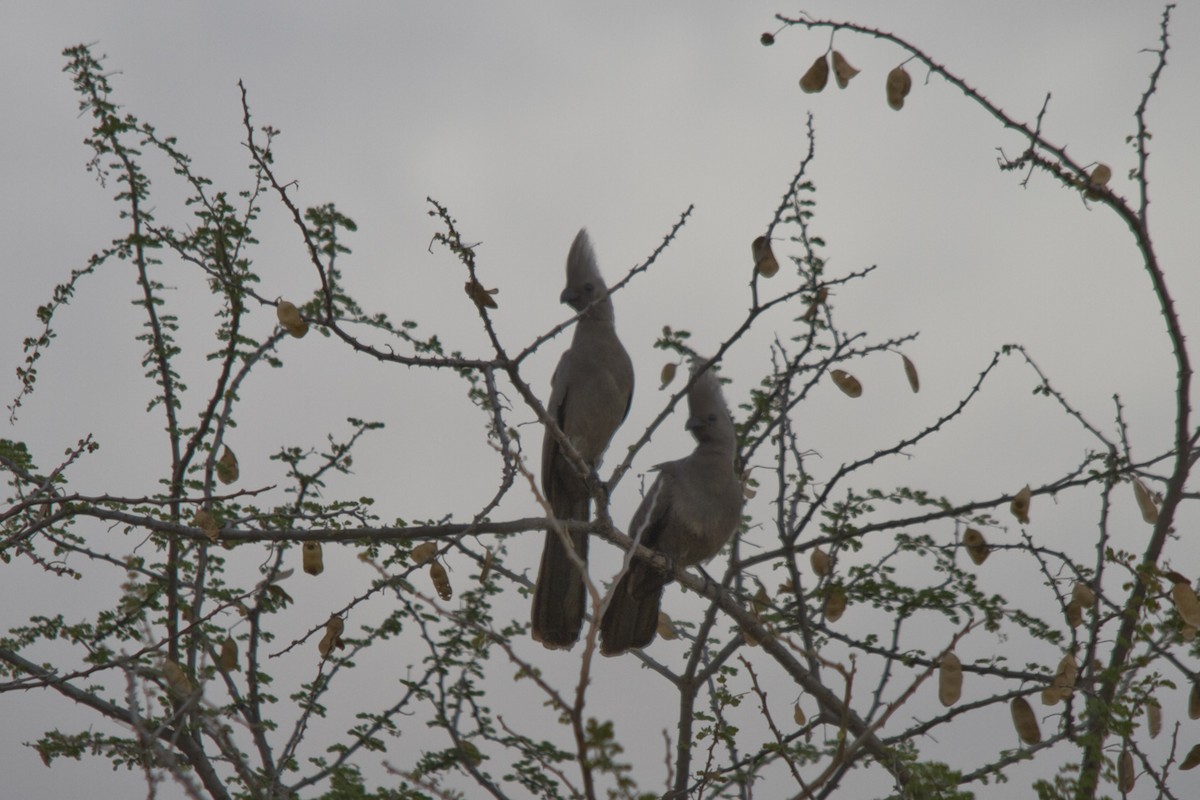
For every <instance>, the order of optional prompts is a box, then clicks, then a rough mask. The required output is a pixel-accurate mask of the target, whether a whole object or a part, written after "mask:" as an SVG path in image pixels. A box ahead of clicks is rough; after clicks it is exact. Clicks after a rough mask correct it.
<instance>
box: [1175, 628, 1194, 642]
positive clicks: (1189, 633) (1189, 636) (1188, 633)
mask: <svg viewBox="0 0 1200 800" xmlns="http://www.w3.org/2000/svg"><path fill="white" fill-rule="evenodd" d="M1179 635H1180V636H1181V637H1182V638H1183V640H1184V641H1185V642H1194V641H1195V640H1196V626H1195V625H1184V626H1183V627H1182V628H1180V629H1179Z"/></svg>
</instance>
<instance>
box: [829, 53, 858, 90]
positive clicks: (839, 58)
mask: <svg viewBox="0 0 1200 800" xmlns="http://www.w3.org/2000/svg"><path fill="white" fill-rule="evenodd" d="M858 72H859V71H858V70H857V69H855V68H854V67H852V66H850V62H849V61H847V60H846V57H845V56H843V55H842V54H841V53H839V52H838V51H837V50H834V51H833V77H834V80H836V81H837V85H838V88H839V89H845V88H846V86H847V85H849V83H850V79H851V78H853V77H854V76H855V75H857V74H858Z"/></svg>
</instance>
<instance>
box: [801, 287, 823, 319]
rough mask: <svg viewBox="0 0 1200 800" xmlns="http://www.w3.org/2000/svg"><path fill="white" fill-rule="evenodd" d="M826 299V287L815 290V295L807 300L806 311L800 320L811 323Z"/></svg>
mask: <svg viewBox="0 0 1200 800" xmlns="http://www.w3.org/2000/svg"><path fill="white" fill-rule="evenodd" d="M828 299H829V287H828V286H822V287H821V288H820V289H817V292H816V294H814V295H813V296H812V297H811V298H809V300H808V310H807V311H805V312H804V316H803V317H802V318H801V319H803V320H804V321H806V322H811V321H812V320H813V319H814V318H815V317H816V316H817V312H818V311H820V310H821V306H822V305H824V304H825V301H826V300H828Z"/></svg>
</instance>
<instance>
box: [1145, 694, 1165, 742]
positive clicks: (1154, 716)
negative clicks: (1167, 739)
mask: <svg viewBox="0 0 1200 800" xmlns="http://www.w3.org/2000/svg"><path fill="white" fill-rule="evenodd" d="M1146 727H1148V728H1149V729H1150V738H1151V739H1157V738H1158V735H1159V734H1160V733H1162V706H1160V705H1159V704H1158V701H1157V700H1155V699H1154V698H1153V697H1151V698H1150V699H1149V700H1148V701H1147V702H1146Z"/></svg>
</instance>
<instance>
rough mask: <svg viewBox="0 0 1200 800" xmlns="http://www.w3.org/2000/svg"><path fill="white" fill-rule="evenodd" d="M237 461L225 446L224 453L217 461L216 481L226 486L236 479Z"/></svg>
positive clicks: (237, 473)
mask: <svg viewBox="0 0 1200 800" xmlns="http://www.w3.org/2000/svg"><path fill="white" fill-rule="evenodd" d="M239 474H240V473H239V472H238V460H237V456H235V455H234V454H233V451H232V450H230V449H229V446H228V445H226V447H225V452H223V453H221V457H220V458H218V459H217V480H219V481H220V482H221V483H223V484H225V485H226V486H228V485H229V484H231V483H233V482H234V481H236V480H237V479H238V475H239Z"/></svg>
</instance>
